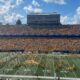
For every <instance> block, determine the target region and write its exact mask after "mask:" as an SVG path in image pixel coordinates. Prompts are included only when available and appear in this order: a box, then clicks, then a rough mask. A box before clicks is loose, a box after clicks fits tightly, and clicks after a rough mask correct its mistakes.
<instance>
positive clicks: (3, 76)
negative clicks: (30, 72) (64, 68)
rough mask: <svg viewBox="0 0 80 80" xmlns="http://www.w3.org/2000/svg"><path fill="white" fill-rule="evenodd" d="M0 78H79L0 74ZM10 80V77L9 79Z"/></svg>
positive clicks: (66, 79)
mask: <svg viewBox="0 0 80 80" xmlns="http://www.w3.org/2000/svg"><path fill="white" fill-rule="evenodd" d="M0 78H18V79H28V80H29V79H46V80H48V79H49V80H80V78H67V77H49V76H27V75H26V76H24V75H0ZM10 80H11V79H10Z"/></svg>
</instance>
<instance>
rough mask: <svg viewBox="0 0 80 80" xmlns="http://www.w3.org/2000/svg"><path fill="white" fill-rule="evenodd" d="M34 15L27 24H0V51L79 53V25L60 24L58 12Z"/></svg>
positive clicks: (29, 16)
mask: <svg viewBox="0 0 80 80" xmlns="http://www.w3.org/2000/svg"><path fill="white" fill-rule="evenodd" d="M35 15H36V16H35ZM35 15H28V19H27V21H28V25H0V51H32V52H35V51H41V52H54V51H55V52H75V51H77V52H78V53H80V25H77V24H76V25H61V23H60V15H59V14H47V15H46V14H35ZM52 15H53V17H51V16H52ZM31 16H32V17H31ZM39 17H40V19H39ZM49 17H50V18H49ZM35 18H36V20H35ZM36 21H37V22H36ZM47 21H48V22H47ZM32 22H33V23H34V24H32ZM44 23H45V24H46V25H45V24H44ZM55 23H56V24H57V25H55ZM40 24H42V25H40ZM34 25H35V27H34ZM47 25H48V27H47Z"/></svg>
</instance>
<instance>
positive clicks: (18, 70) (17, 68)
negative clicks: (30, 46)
mask: <svg viewBox="0 0 80 80" xmlns="http://www.w3.org/2000/svg"><path fill="white" fill-rule="evenodd" d="M0 75H23V76H49V77H70V78H80V55H79V54H56V53H55V54H51V53H50V54H44V53H41V54H38V53H36V54H28V53H20V52H17V53H15V52H10V53H8V52H1V53H0ZM28 80H30V79H28Z"/></svg>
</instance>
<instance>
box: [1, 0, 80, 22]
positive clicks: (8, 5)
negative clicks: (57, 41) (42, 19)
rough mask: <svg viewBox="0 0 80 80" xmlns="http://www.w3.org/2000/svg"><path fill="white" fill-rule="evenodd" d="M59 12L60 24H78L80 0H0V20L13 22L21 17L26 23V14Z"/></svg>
mask: <svg viewBox="0 0 80 80" xmlns="http://www.w3.org/2000/svg"><path fill="white" fill-rule="evenodd" d="M52 12H57V13H60V14H61V23H62V24H80V0H0V22H1V23H3V24H7V23H9V24H15V22H16V20H17V19H21V21H22V23H24V24H26V22H27V19H26V18H27V14H30V13H52Z"/></svg>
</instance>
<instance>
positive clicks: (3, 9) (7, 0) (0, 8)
mask: <svg viewBox="0 0 80 80" xmlns="http://www.w3.org/2000/svg"><path fill="white" fill-rule="evenodd" d="M0 2H2V3H3V5H0V15H3V14H6V13H8V12H9V10H10V9H11V8H14V7H15V5H12V3H11V0H0Z"/></svg>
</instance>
